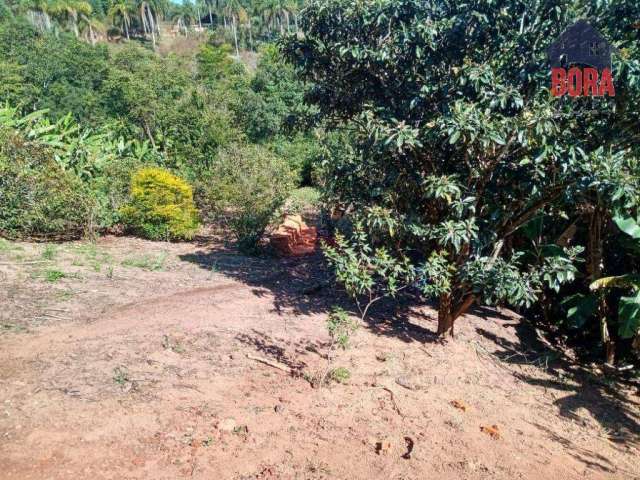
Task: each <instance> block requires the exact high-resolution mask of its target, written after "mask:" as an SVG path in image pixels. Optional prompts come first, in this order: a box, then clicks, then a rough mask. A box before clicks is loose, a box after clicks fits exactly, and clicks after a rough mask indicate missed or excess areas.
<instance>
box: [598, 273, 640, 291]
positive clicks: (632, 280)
mask: <svg viewBox="0 0 640 480" xmlns="http://www.w3.org/2000/svg"><path fill="white" fill-rule="evenodd" d="M603 288H640V275H634V274H627V275H619V276H617V277H603V278H599V279H598V280H596V281H594V282H593V283H592V284H591V285H589V289H590V290H593V291H596V290H602V289H603Z"/></svg>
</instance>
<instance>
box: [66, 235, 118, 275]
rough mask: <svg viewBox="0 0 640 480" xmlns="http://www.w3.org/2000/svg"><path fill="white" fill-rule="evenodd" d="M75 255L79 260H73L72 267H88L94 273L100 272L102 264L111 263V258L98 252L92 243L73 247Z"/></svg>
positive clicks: (101, 251) (103, 252) (104, 253)
mask: <svg viewBox="0 0 640 480" xmlns="http://www.w3.org/2000/svg"><path fill="white" fill-rule="evenodd" d="M74 250H75V253H77V254H78V255H80V258H75V259H74V260H73V265H74V266H78V267H82V266H85V265H88V266H89V267H91V269H92V270H93V271H94V272H98V273H99V272H101V271H102V266H103V265H104V264H111V263H113V258H112V257H111V255H110V254H108V253H107V252H105V251H103V250H100V249H99V248H98V247H97V245H96V244H95V243H93V242H87V243H81V244H80V245H78V246H76V247H75V249H74Z"/></svg>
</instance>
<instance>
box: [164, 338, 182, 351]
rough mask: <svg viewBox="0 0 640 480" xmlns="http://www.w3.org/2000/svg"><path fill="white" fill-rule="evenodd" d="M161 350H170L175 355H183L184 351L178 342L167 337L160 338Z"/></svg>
mask: <svg viewBox="0 0 640 480" xmlns="http://www.w3.org/2000/svg"><path fill="white" fill-rule="evenodd" d="M162 348H164V349H165V350H167V349H171V351H173V352H175V353H184V352H185V351H186V350H185V348H184V346H182V344H181V343H180V342H176V341H172V340H171V338H170V337H169V335H163V336H162Z"/></svg>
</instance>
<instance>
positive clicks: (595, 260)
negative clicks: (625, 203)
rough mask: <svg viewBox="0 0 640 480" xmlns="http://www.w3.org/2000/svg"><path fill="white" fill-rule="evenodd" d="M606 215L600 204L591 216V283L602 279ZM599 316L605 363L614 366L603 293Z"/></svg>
mask: <svg viewBox="0 0 640 480" xmlns="http://www.w3.org/2000/svg"><path fill="white" fill-rule="evenodd" d="M605 215H606V213H605V212H604V211H603V209H602V208H601V207H600V205H599V204H598V205H596V207H595V210H594V211H593V213H592V214H591V219H590V221H589V238H588V243H587V248H588V262H587V273H588V275H589V277H588V278H589V282H590V283H591V282H593V281H595V280H597V279H599V278H601V277H602V270H603V265H602V258H603V253H602V252H603V250H604V241H603V239H602V229H603V226H604V221H605ZM597 315H598V320H599V322H600V339H601V340H602V344H603V345H604V350H605V351H604V354H605V362H606V363H608V364H610V365H613V362H615V356H616V344H615V342H614V341H613V340H612V338H611V335H610V333H609V327H608V325H607V319H608V318H609V305H608V303H607V297H606V293H602V294H601V295H600V299H599V301H598V310H597Z"/></svg>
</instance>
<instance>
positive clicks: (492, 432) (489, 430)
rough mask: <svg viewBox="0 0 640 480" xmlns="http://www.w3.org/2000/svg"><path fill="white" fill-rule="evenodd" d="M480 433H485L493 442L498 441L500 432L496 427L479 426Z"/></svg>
mask: <svg viewBox="0 0 640 480" xmlns="http://www.w3.org/2000/svg"><path fill="white" fill-rule="evenodd" d="M480 431H481V432H484V433H486V434H487V435H489V436H490V437H491V438H493V439H494V440H498V439H500V431H499V430H498V426H497V425H491V426H490V427H485V426H481V427H480Z"/></svg>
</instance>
